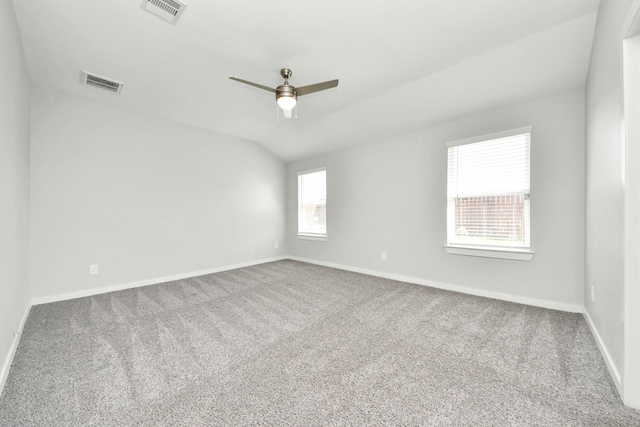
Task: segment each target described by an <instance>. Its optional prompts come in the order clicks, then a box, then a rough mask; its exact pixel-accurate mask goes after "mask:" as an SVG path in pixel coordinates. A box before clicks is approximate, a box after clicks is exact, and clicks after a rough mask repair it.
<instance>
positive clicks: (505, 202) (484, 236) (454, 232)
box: [447, 128, 531, 249]
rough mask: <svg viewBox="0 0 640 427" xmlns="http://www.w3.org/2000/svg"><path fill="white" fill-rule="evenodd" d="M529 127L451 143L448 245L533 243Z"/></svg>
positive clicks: (520, 245) (517, 245)
mask: <svg viewBox="0 0 640 427" xmlns="http://www.w3.org/2000/svg"><path fill="white" fill-rule="evenodd" d="M530 143H531V128H523V129H516V130H514V131H508V132H503V133H500V134H494V135H489V136H486V137H480V138H474V139H471V140H465V141H458V142H453V143H450V144H448V146H449V152H448V161H449V165H448V183H447V199H448V202H447V240H448V243H449V244H450V245H465V246H478V247H491V248H501V247H504V248H520V249H528V248H529V247H530V236H529V234H530V233H529V231H530V202H529V192H530V185H529V181H530V180H529V176H530V173H529V172H530V171H529V165H530V160H529V152H530Z"/></svg>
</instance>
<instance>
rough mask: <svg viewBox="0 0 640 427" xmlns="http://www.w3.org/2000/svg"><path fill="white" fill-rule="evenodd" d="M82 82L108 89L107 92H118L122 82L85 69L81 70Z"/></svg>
mask: <svg viewBox="0 0 640 427" xmlns="http://www.w3.org/2000/svg"><path fill="white" fill-rule="evenodd" d="M82 83H84V84H86V85H87V86H93V87H97V88H99V89H104V90H108V91H109V92H113V93H120V91H121V90H122V86H123V84H124V83H122V82H119V81H116V80H113V79H108V78H106V77H102V76H98V75H96V74H92V73H88V72H86V71H83V72H82Z"/></svg>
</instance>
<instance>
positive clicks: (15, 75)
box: [0, 1, 29, 389]
mask: <svg viewBox="0 0 640 427" xmlns="http://www.w3.org/2000/svg"><path fill="white" fill-rule="evenodd" d="M0 81H1V82H2V84H0V200H1V202H0V389H1V387H2V383H3V379H4V375H5V374H6V373H7V368H8V366H6V363H8V361H9V358H10V355H11V352H12V349H13V344H14V333H15V332H16V331H17V330H18V329H19V325H20V321H21V319H22V317H23V315H24V312H25V309H26V308H27V306H28V303H29V283H28V273H29V77H28V74H27V69H26V66H25V62H24V55H23V53H22V44H21V42H20V34H19V31H18V25H17V22H16V18H15V15H14V12H13V6H12V5H11V2H10V1H0Z"/></svg>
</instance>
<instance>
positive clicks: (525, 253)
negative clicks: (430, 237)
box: [444, 245, 535, 261]
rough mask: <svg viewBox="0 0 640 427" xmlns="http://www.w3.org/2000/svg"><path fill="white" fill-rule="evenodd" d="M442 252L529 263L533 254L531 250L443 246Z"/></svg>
mask: <svg viewBox="0 0 640 427" xmlns="http://www.w3.org/2000/svg"><path fill="white" fill-rule="evenodd" d="M444 250H445V251H446V252H447V253H448V254H454V255H466V256H479V257H484V258H500V259H512V260H516V261H531V260H532V259H533V256H534V255H535V252H534V251H532V250H519V249H487V248H482V249H480V248H474V247H469V246H451V245H444Z"/></svg>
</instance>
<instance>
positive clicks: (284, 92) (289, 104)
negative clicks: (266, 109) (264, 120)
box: [276, 84, 298, 110]
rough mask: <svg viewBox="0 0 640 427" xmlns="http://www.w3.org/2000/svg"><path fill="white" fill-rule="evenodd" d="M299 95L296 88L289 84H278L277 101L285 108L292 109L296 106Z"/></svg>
mask: <svg viewBox="0 0 640 427" xmlns="http://www.w3.org/2000/svg"><path fill="white" fill-rule="evenodd" d="M297 101H298V96H297V95H296V89H295V88H294V87H293V86H291V85H288V84H283V85H280V86H278V88H277V89H276V102H277V103H278V105H279V106H280V108H282V109H283V110H291V109H292V108H293V107H295V106H296V102H297Z"/></svg>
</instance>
